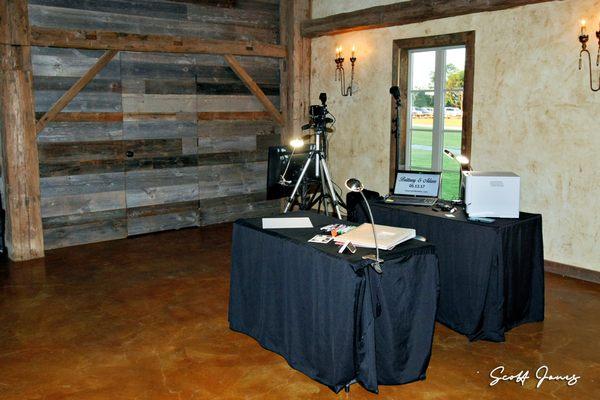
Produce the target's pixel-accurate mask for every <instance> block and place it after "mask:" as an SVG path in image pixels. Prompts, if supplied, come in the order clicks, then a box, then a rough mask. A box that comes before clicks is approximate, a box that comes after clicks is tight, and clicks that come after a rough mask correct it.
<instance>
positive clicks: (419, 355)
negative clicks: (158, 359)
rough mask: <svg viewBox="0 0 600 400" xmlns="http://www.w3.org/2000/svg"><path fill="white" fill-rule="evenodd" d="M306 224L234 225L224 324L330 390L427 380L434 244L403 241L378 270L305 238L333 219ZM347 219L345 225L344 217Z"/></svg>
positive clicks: (356, 256)
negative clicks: (272, 227)
mask: <svg viewBox="0 0 600 400" xmlns="http://www.w3.org/2000/svg"><path fill="white" fill-rule="evenodd" d="M285 216H288V217H298V216H308V217H310V219H311V221H312V223H313V225H314V228H311V229H278V230H263V229H262V221H261V219H260V218H254V219H246V220H238V221H236V223H235V224H234V228H233V247H232V257H231V258H232V259H231V288H230V300H229V323H230V327H231V329H233V330H236V331H239V332H243V333H245V334H248V335H250V336H252V337H254V338H255V339H256V340H257V341H258V342H259V343H260V344H261V345H262V346H263V347H265V348H267V349H269V350H272V351H274V352H276V353H278V354H280V355H282V356H283V357H284V358H285V359H286V360H287V361H288V363H289V364H290V365H291V366H292V367H293V368H295V369H297V370H299V371H301V372H303V373H305V374H306V375H308V376H309V377H311V378H313V379H315V380H317V381H319V382H321V383H323V384H325V385H327V386H329V387H330V388H332V389H333V390H334V391H336V392H338V391H339V390H340V389H342V388H343V387H344V386H345V385H346V384H347V383H349V382H350V381H352V380H353V379H356V380H357V381H358V382H359V383H361V384H362V385H363V386H364V387H365V388H366V389H368V390H370V391H373V392H377V391H378V386H377V385H378V384H390V385H391V384H401V383H407V382H411V381H414V380H420V379H425V371H426V369H427V366H428V364H429V358H430V356H431V344H432V340H433V328H434V322H435V313H436V304H437V296H438V267H437V256H436V255H435V250H434V247H433V246H432V245H430V244H427V243H423V242H419V241H416V240H411V241H409V242H406V243H404V244H401V245H399V246H397V247H396V248H395V249H394V250H392V251H382V252H381V258H383V259H384V260H385V261H384V263H383V264H382V267H383V269H384V273H383V274H382V275H379V274H377V273H376V272H375V271H374V270H373V269H372V268H370V267H369V266H368V261H365V260H362V258H361V257H362V256H363V255H365V254H370V253H372V252H373V251H372V250H370V251H369V250H368V249H358V251H357V253H356V254H354V255H350V254H344V255H342V254H338V253H337V250H338V247H337V246H335V244H333V242H330V243H329V244H315V243H308V242H307V240H308V239H310V238H311V237H313V236H314V235H315V234H317V233H322V232H321V231H320V230H319V228H320V227H322V226H325V225H328V224H330V223H333V222H344V221H339V220H336V219H333V218H330V217H326V216H323V215H318V214H314V213H310V212H296V213H289V214H285ZM346 223H347V222H346Z"/></svg>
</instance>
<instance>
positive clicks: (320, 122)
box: [302, 93, 333, 130]
mask: <svg viewBox="0 0 600 400" xmlns="http://www.w3.org/2000/svg"><path fill="white" fill-rule="evenodd" d="M319 100H321V105H317V104H315V105H311V106H310V107H309V109H308V115H309V117H310V121H309V123H308V124H306V125H303V126H302V130H306V129H311V128H315V129H320V130H325V125H326V124H329V123H331V122H333V119H332V118H328V117H327V115H329V111H328V110H327V94H326V93H321V94H320V95H319Z"/></svg>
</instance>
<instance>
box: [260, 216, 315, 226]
mask: <svg viewBox="0 0 600 400" xmlns="http://www.w3.org/2000/svg"><path fill="white" fill-rule="evenodd" d="M262 227H263V229H287V228H312V227H313V224H312V222H310V218H308V217H291V218H263V219H262Z"/></svg>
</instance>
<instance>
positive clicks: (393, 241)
mask: <svg viewBox="0 0 600 400" xmlns="http://www.w3.org/2000/svg"><path fill="white" fill-rule="evenodd" d="M375 232H377V246H378V247H379V248H380V249H381V250H391V249H393V248H394V247H395V246H397V245H399V244H400V243H402V242H406V241H407V240H410V239H412V238H414V237H415V236H416V234H417V233H416V232H415V230H414V229H409V228H396V227H393V226H386V225H375ZM335 241H336V242H342V243H346V242H352V244H353V245H355V246H357V247H366V248H370V249H374V248H375V239H374V238H373V228H372V226H371V224H367V223H365V224H362V225H360V226H359V227H358V228H356V229H352V230H351V231H350V232H347V233H344V234H343V235H340V236H336V238H335Z"/></svg>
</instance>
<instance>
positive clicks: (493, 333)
mask: <svg viewBox="0 0 600 400" xmlns="http://www.w3.org/2000/svg"><path fill="white" fill-rule="evenodd" d="M374 197H377V195H376V194H373V195H372V196H371V199H369V204H370V205H371V209H372V211H373V218H374V219H375V223H377V224H382V225H391V226H401V227H406V228H414V229H416V231H417V234H418V235H423V236H425V237H426V238H427V240H428V241H429V242H431V243H433V244H434V245H435V247H436V252H437V255H438V257H439V266H440V299H439V303H438V314H437V320H438V321H439V322H441V323H443V324H444V325H446V326H448V327H450V328H452V329H453V330H455V331H457V332H459V333H462V334H464V335H466V336H467V337H468V338H469V339H470V340H480V339H484V340H490V341H496V342H501V341H504V340H505V336H504V334H505V332H506V331H508V330H509V329H511V328H513V327H515V326H517V325H520V324H523V323H526V322H536V321H543V319H544V254H543V253H544V252H543V242H542V216H541V215H539V214H529V213H521V214H520V217H519V218H515V219H501V218H498V219H496V220H495V221H494V222H493V223H483V222H473V221H469V220H468V219H467V215H466V213H465V211H464V209H463V208H460V207H459V208H457V212H455V213H454V214H452V215H453V216H452V217H447V216H446V214H447V213H445V212H442V211H438V212H435V211H434V210H432V208H431V207H418V206H399V205H392V204H386V203H384V202H382V201H381V200H376V199H375V198H374ZM360 200H361V199H360V198H359V197H358V196H353V195H352V194H349V195H348V199H347V203H348V205H349V210H348V215H349V216H351V217H352V219H353V220H354V221H356V222H363V221H366V220H368V217H367V215H368V214H367V213H366V211H365V208H364V205H363V203H362V202H361V201H360Z"/></svg>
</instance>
